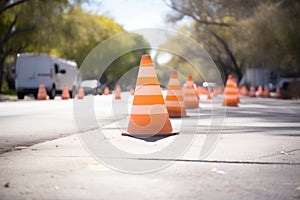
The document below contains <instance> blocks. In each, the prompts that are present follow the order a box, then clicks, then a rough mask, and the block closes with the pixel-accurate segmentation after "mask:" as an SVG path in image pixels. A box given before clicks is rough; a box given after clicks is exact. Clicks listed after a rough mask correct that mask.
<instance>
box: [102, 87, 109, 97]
mask: <svg viewBox="0 0 300 200" xmlns="http://www.w3.org/2000/svg"><path fill="white" fill-rule="evenodd" d="M109 92H110V91H109V88H108V87H105V88H104V92H103V94H104V95H109Z"/></svg>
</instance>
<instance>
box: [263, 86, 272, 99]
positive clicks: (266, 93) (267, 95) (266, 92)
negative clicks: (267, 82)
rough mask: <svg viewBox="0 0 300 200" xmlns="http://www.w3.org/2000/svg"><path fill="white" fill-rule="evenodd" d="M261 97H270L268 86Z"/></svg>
mask: <svg viewBox="0 0 300 200" xmlns="http://www.w3.org/2000/svg"><path fill="white" fill-rule="evenodd" d="M263 96H264V97H267V98H268V97H271V95H270V88H269V87H268V86H265V88H264V92H263Z"/></svg>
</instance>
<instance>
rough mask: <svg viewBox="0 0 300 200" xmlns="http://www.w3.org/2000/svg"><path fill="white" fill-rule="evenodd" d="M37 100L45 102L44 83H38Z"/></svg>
mask: <svg viewBox="0 0 300 200" xmlns="http://www.w3.org/2000/svg"><path fill="white" fill-rule="evenodd" d="M37 99H38V100H47V91H46V88H45V85H44V82H41V83H40V86H39V90H38V95H37Z"/></svg>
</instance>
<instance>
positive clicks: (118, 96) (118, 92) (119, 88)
mask: <svg viewBox="0 0 300 200" xmlns="http://www.w3.org/2000/svg"><path fill="white" fill-rule="evenodd" d="M115 99H121V87H120V85H117V86H116V89H115Z"/></svg>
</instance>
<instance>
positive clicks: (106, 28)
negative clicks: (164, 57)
mask: <svg viewBox="0 0 300 200" xmlns="http://www.w3.org/2000/svg"><path fill="white" fill-rule="evenodd" d="M82 2H84V0H74V1H69V0H43V1H41V0H19V1H7V0H5V1H3V3H0V77H2V76H3V75H2V72H5V73H7V71H9V70H7V69H6V70H3V66H4V63H6V64H7V63H8V62H10V63H13V62H14V60H15V57H16V54H17V53H22V52H30V53H37V54H39V53H48V54H51V55H55V56H58V57H62V58H66V59H70V60H75V61H76V62H77V64H78V66H79V67H80V65H81V63H82V62H83V61H84V59H85V57H86V56H87V55H88V54H89V52H90V51H92V50H93V48H95V47H96V46H97V45H98V44H99V43H101V42H103V41H105V40H106V39H108V38H109V37H111V36H113V35H116V34H117V33H121V32H123V31H124V30H123V28H122V26H120V25H119V24H116V23H115V21H114V20H113V19H111V18H108V17H106V16H104V15H96V14H92V13H89V12H86V11H84V10H83V9H82V8H81V7H80V6H81V3H82ZM14 3H15V4H14ZM10 5H14V6H11V7H10ZM6 7H8V8H7V10H5V9H4V8H6ZM1 10H4V11H3V12H1ZM137 42H145V41H144V39H143V38H140V37H139V36H137V35H136V36H135V37H132V40H128V41H123V42H122V44H118V46H119V45H122V46H124V47H130V46H132V45H135V44H136V43H137ZM118 46H116V47H118ZM123 57H124V58H122V59H121V58H120V59H118V60H117V61H115V62H114V63H112V64H111V65H112V66H111V68H110V69H109V70H108V71H107V72H106V73H105V76H106V77H107V78H109V79H110V80H115V79H117V78H118V77H119V76H120V73H122V72H123V70H120V68H118V67H113V66H117V65H118V66H119V67H120V66H124V67H123V68H122V69H124V70H126V69H128V66H132V65H135V64H136V63H137V60H138V59H140V53H128V55H127V54H126V55H124V56H123ZM6 66H8V65H6ZM96 71H97V69H95V68H94V69H91V71H90V72H91V73H90V75H87V77H91V76H92V75H91V74H95V72H96ZM98 78H99V77H98ZM0 88H1V83H0Z"/></svg>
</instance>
